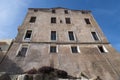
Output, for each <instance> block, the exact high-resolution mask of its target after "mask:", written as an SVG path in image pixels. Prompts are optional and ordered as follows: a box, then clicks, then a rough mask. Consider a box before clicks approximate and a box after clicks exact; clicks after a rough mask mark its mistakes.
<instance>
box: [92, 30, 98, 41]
mask: <svg viewBox="0 0 120 80" xmlns="http://www.w3.org/2000/svg"><path fill="white" fill-rule="evenodd" d="M91 34H92V36H93V38H94V40H95V41H99V38H98V35H97V33H96V32H91Z"/></svg>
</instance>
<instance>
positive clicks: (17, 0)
mask: <svg viewBox="0 0 120 80" xmlns="http://www.w3.org/2000/svg"><path fill="white" fill-rule="evenodd" d="M29 3H30V2H29V1H26V0H1V1H0V38H3V37H6V38H7V37H8V36H7V35H8V31H10V30H11V31H12V28H13V26H14V24H15V23H17V21H16V20H17V18H19V17H20V13H21V11H22V10H23V9H25V8H27V6H28V4H29ZM11 35H12V34H11Z"/></svg>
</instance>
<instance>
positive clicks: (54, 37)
mask: <svg viewBox="0 0 120 80" xmlns="http://www.w3.org/2000/svg"><path fill="white" fill-rule="evenodd" d="M51 40H56V31H51Z"/></svg>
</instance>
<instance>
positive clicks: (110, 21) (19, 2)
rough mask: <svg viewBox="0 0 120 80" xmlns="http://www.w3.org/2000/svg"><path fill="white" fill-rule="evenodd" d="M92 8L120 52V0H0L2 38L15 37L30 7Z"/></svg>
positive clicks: (110, 40)
mask: <svg viewBox="0 0 120 80" xmlns="http://www.w3.org/2000/svg"><path fill="white" fill-rule="evenodd" d="M52 7H65V8H70V9H79V10H81V9H82V10H91V11H92V14H93V16H94V18H95V19H96V21H97V22H98V24H99V25H100V27H101V29H102V31H103V32H104V34H105V36H106V37H107V39H108V41H109V42H110V43H111V44H112V46H113V47H114V48H116V49H117V50H118V51H119V52H120V0H0V39H8V38H15V37H16V35H17V28H18V27H19V26H20V25H21V24H22V22H23V20H24V17H25V15H26V13H27V9H28V8H52Z"/></svg>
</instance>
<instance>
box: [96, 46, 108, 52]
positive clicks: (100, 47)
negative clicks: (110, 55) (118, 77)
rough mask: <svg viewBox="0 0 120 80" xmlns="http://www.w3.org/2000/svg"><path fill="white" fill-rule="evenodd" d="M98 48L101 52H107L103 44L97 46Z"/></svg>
mask: <svg viewBox="0 0 120 80" xmlns="http://www.w3.org/2000/svg"><path fill="white" fill-rule="evenodd" d="M98 48H99V51H100V52H101V53H105V52H108V51H107V49H106V48H105V47H104V46H98Z"/></svg>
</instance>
